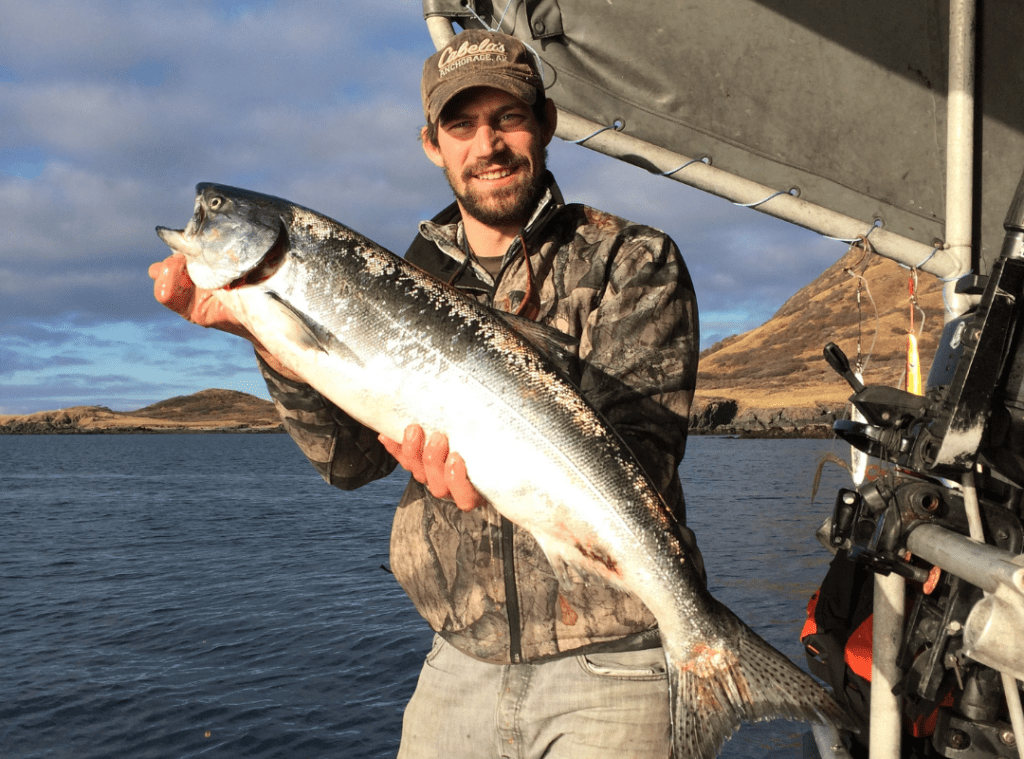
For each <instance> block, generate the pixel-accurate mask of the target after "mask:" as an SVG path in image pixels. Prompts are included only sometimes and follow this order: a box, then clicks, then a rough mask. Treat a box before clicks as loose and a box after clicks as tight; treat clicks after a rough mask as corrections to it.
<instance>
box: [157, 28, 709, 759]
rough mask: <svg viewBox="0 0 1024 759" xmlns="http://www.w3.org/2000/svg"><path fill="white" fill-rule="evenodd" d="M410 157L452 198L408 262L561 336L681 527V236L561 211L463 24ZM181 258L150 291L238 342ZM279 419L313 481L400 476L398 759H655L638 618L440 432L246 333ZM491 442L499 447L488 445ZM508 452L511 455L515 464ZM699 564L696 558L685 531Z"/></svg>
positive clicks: (649, 665)
mask: <svg viewBox="0 0 1024 759" xmlns="http://www.w3.org/2000/svg"><path fill="white" fill-rule="evenodd" d="M422 99H423V110H424V115H425V117H426V126H424V127H423V129H422V134H421V137H422V143H423V150H424V152H425V153H426V155H427V158H428V159H430V161H432V162H433V163H434V164H435V165H437V166H438V167H439V168H441V169H443V170H444V173H445V176H446V177H447V179H448V182H449V184H450V185H451V188H452V191H453V193H454V194H455V202H454V203H453V204H451V205H450V206H449V207H448V208H446V209H445V210H443V211H442V212H441V213H440V214H438V215H437V216H436V217H434V219H433V220H431V221H427V222H423V223H421V224H420V228H419V234H418V235H417V236H416V238H415V240H414V241H413V243H412V245H411V246H410V248H409V250H408V252H407V253H406V258H407V260H409V261H410V262H411V263H413V264H415V265H416V266H418V267H420V268H421V269H423V270H425V271H427V272H428V273H430V274H432V275H434V276H436V277H438V278H439V279H442V280H444V281H445V282H448V283H450V284H451V285H453V286H454V287H456V288H458V289H459V290H461V291H462V292H463V293H465V294H467V295H468V296H470V297H472V298H475V299H477V300H479V301H481V302H483V303H485V304H487V305H489V306H491V307H492V308H494V309H496V310H499V311H502V312H508V313H512V314H516V315H518V316H519V317H521V318H526V319H530V320H532V321H534V322H537V323H539V324H541V325H546V327H549V328H551V329H553V330H557V331H558V332H561V333H564V334H565V335H567V336H569V337H568V340H569V342H570V343H571V344H572V345H573V346H574V350H575V352H576V356H575V359H576V360H575V361H572V362H570V365H569V366H566V367H565V368H566V370H567V371H568V372H569V373H570V375H571V379H572V380H573V381H574V382H575V383H576V384H577V386H578V387H579V388H580V389H581V391H582V392H583V394H584V395H585V396H586V398H587V399H588V401H590V403H591V404H593V406H594V407H595V408H597V409H598V411H600V412H601V413H602V414H603V415H604V416H605V418H606V419H607V420H608V421H609V422H610V423H611V424H612V425H613V426H614V427H615V428H616V430H617V431H618V433H619V434H620V435H621V436H622V438H623V439H624V440H625V441H626V442H627V443H628V444H629V446H630V448H631V449H632V450H633V452H634V454H635V455H636V457H637V458H638V460H639V461H640V463H641V464H642V465H643V466H644V468H645V470H646V471H647V474H648V475H649V476H650V478H651V481H652V482H653V483H654V485H655V486H656V487H657V488H658V490H659V492H660V493H661V495H662V496H663V497H664V499H665V501H666V503H667V504H668V505H669V507H670V508H671V509H672V510H673V511H674V512H675V514H676V515H677V517H678V519H679V522H680V524H683V523H684V522H685V506H684V502H683V491H682V486H681V484H680V481H679V475H678V467H679V464H680V461H681V460H682V457H683V452H684V449H685V444H686V432H687V422H688V416H689V410H690V404H691V402H692V399H693V390H694V385H695V382H696V374H697V353H698V344H699V339H698V323H697V305H696V299H695V297H694V293H693V285H692V283H691V281H690V276H689V274H688V272H687V270H686V266H685V264H684V263H683V260H682V257H681V256H680V254H679V250H678V248H677V247H676V245H675V243H674V242H673V241H672V240H671V239H670V238H669V237H668V236H666V235H665V234H664V233H662V232H659V231H658V230H655V229H652V228H650V227H646V226H642V225H639V224H634V223H631V222H628V221H625V220H624V219H620V218H618V217H616V216H613V215H611V214H608V213H605V212H603V211H598V210H596V209H593V208H589V207H586V206H583V205H579V204H566V203H565V201H564V200H563V199H562V195H561V193H560V192H559V189H558V187H557V185H556V184H555V181H554V178H553V177H552V176H551V174H550V173H549V172H548V171H547V168H546V148H547V145H548V143H549V142H550V141H551V138H552V136H553V135H554V133H555V126H556V118H557V116H556V111H555V108H554V104H553V103H552V102H551V101H550V100H548V99H547V98H546V96H545V94H544V88H543V81H542V78H541V76H540V67H539V64H538V62H537V59H536V58H535V57H534V55H533V54H532V53H531V52H530V51H529V49H527V48H526V47H525V46H524V45H523V44H522V43H521V42H519V41H518V40H517V39H515V38H514V37H510V36H507V35H504V34H500V33H496V32H490V31H481V30H467V31H465V32H462V33H461V34H459V35H457V36H455V37H454V39H453V40H452V41H451V42H450V43H449V44H448V45H446V46H445V47H444V48H443V49H442V50H440V51H438V52H437V53H436V54H435V55H433V56H431V57H430V58H429V59H428V60H427V61H426V63H425V65H424V69H423V79H422ZM182 266H183V263H182V262H181V261H177V260H175V259H174V257H171V258H169V259H168V260H167V261H165V262H164V263H163V264H154V267H153V268H152V269H151V274H152V276H153V277H154V278H155V279H156V285H155V288H156V294H157V298H158V300H160V301H161V302H163V303H165V304H166V305H168V307H170V308H172V309H174V310H175V311H178V312H179V313H181V314H182V315H183V316H185V317H186V318H188V319H191V320H192V321H196V322H197V323H201V324H204V325H205V326H216V327H219V328H221V329H225V330H227V331H230V332H233V333H235V334H241V335H242V336H244V337H247V338H249V339H252V337H251V336H250V335H248V334H247V333H245V331H244V329H242V328H241V327H240V326H239V325H238V324H237V323H234V322H233V320H232V319H231V317H230V315H228V314H225V313H222V312H221V310H220V309H219V308H218V306H217V304H216V302H215V301H212V302H211V301H210V300H209V299H208V297H207V295H206V294H205V293H203V291H197V290H195V288H194V287H191V288H190V283H188V282H187V275H185V274H184V272H183V270H182ZM256 353H257V357H258V362H259V366H260V369H261V371H262V373H263V375H264V377H265V379H266V381H267V386H268V388H269V391H270V395H271V397H272V398H273V399H274V401H275V404H276V405H277V408H278V410H279V412H280V414H281V416H282V418H283V420H284V423H285V426H286V429H287V430H288V431H289V433H290V434H291V435H292V437H293V438H294V439H295V441H296V442H297V443H298V445H299V446H300V448H301V449H302V451H303V452H304V453H305V454H306V456H307V457H308V458H309V459H310V461H311V462H312V463H313V465H314V466H315V467H316V469H317V470H318V471H319V472H320V474H321V475H322V476H323V477H324V479H326V480H327V481H328V482H330V483H331V484H332V485H335V486H337V487H339V488H342V489H352V488H357V487H360V486H362V485H364V484H366V483H367V482H370V481H372V480H375V479H378V478H381V477H384V476H386V475H388V474H389V473H391V472H392V471H393V470H394V468H395V467H396V465H401V466H402V467H404V468H405V469H407V470H408V471H409V472H410V473H411V477H410V481H409V484H408V486H407V488H406V490H405V493H404V495H403V496H402V499H401V501H400V502H399V504H398V508H397V510H396V513H395V517H394V524H393V529H392V537H391V568H392V571H393V572H394V574H395V577H396V579H397V580H398V582H399V583H401V585H402V587H403V588H404V589H405V590H406V592H407V593H408V594H409V597H410V598H411V599H412V601H413V603H414V604H415V606H416V608H417V610H418V611H419V613H420V614H421V615H422V616H423V617H424V618H425V619H426V621H427V622H428V623H429V624H430V626H431V627H432V628H433V629H434V631H435V632H436V635H435V638H434V645H433V648H432V650H431V651H430V653H429V654H428V655H427V659H426V662H425V664H424V667H423V670H422V672H421V675H420V680H419V683H418V685H417V689H416V692H415V694H414V695H413V698H412V700H411V701H410V703H409V706H408V707H407V709H406V712H405V717H404V723H403V733H402V743H401V749H400V752H399V759H481V758H482V757H493V758H494V759H501V758H509V759H511V758H513V757H515V758H516V759H525V758H527V757H530V758H533V757H535V758H536V759H540V757H545V758H546V759H557V758H560V757H564V758H565V759H570V758H571V759H624V758H625V757H637V758H643V759H648V758H650V759H655V758H656V759H665V758H666V757H668V756H669V753H670V745H671V744H670V724H669V709H668V703H669V698H668V683H667V678H666V674H665V659H664V654H663V651H662V649H661V640H660V637H659V634H658V628H657V624H656V622H655V619H654V617H653V615H652V614H651V613H650V611H648V610H647V608H646V607H645V606H644V605H643V604H642V603H641V602H640V601H639V600H638V599H637V598H636V597H635V596H633V595H632V594H630V593H627V592H625V591H623V590H620V589H617V588H614V587H611V586H607V585H603V584H601V583H599V582H582V581H581V582H580V583H578V584H577V585H575V586H574V587H572V588H569V589H565V588H562V587H561V586H560V585H559V582H558V580H557V579H556V578H555V573H554V571H553V570H552V568H551V567H550V565H549V564H548V562H547V560H546V558H545V557H544V554H543V552H542V551H541V549H540V548H539V546H538V545H537V543H536V541H535V540H534V539H533V537H532V536H531V535H530V534H529V533H528V532H526V531H523V530H520V529H519V528H518V527H516V526H515V525H514V524H512V523H510V522H509V521H508V520H506V519H504V518H503V517H502V516H501V515H500V514H499V513H498V512H497V511H496V510H495V509H494V508H493V507H492V506H491V505H490V504H488V503H487V502H486V500H485V499H484V498H483V497H482V496H481V495H480V494H479V493H478V492H477V491H476V489H475V488H474V487H473V484H472V474H473V473H472V472H467V471H466V466H465V463H464V461H463V459H462V458H461V456H459V454H458V452H457V451H450V450H449V447H448V440H447V438H445V436H444V435H442V434H440V433H434V434H433V435H432V436H431V437H430V439H428V440H424V434H423V431H422V429H420V428H419V427H418V426H416V425H412V426H410V427H409V428H408V429H407V430H406V431H405V435H404V437H403V439H402V440H401V441H396V440H390V439H388V438H386V437H383V436H378V435H377V434H376V433H374V432H373V431H371V430H369V429H366V428H365V427H362V426H361V425H359V424H358V423H356V422H354V421H353V420H352V419H351V418H350V417H348V416H347V415H346V414H345V413H344V412H343V411H341V410H340V409H338V408H337V407H335V406H333V404H331V403H330V402H329V401H327V400H326V399H324V398H323V397H322V396H320V395H319V394H318V393H316V391H314V390H313V389H312V388H311V387H310V386H309V385H307V384H305V383H304V382H303V381H302V380H301V378H299V377H296V376H295V375H293V374H291V373H290V372H289V371H287V370H286V369H285V368H284V367H283V366H281V365H280V363H279V362H277V360H276V359H275V358H274V357H273V356H272V355H269V354H268V353H267V352H266V350H265V349H263V348H262V346H260V345H259V344H258V343H257V344H256ZM488 453H489V455H491V456H495V457H501V456H503V455H504V454H503V452H502V451H501V450H493V451H489V452H488ZM507 465H508V466H516V465H517V464H516V462H515V461H508V462H507ZM683 531H684V533H685V534H686V537H687V538H688V539H689V542H690V546H689V547H690V550H691V552H692V553H693V555H694V559H695V560H696V561H697V562H698V564H699V562H700V554H699V551H698V550H697V548H696V542H695V540H693V535H692V532H689V531H688V530H686V528H685V527H684V528H683Z"/></svg>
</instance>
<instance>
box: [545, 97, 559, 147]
mask: <svg viewBox="0 0 1024 759" xmlns="http://www.w3.org/2000/svg"><path fill="white" fill-rule="evenodd" d="M544 119H545V124H544V126H545V128H544V132H543V133H542V134H541V137H542V138H543V139H544V147H547V146H548V143H549V142H551V138H552V137H554V136H555V130H556V129H557V128H558V109H557V108H556V107H555V101H554V100H552V99H551V98H548V99H547V100H546V101H545V103H544Z"/></svg>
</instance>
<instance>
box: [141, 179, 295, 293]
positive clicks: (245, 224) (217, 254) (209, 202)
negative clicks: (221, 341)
mask: <svg viewBox="0 0 1024 759" xmlns="http://www.w3.org/2000/svg"><path fill="white" fill-rule="evenodd" d="M288 208H289V204H288V203H287V202H286V201H282V200H280V199H279V198H274V197H271V196H269V195H261V194H260V193H256V192H250V191H248V190H241V189H238V188H236V187H227V186H226V185H219V184H212V183H209V182H203V183H201V184H198V185H196V203H195V208H194V210H193V212H192V218H191V219H190V220H189V222H188V224H187V225H186V226H185V228H184V229H168V228H166V227H157V228H156V233H157V235H159V236H160V239H161V240H163V241H164V242H165V243H167V245H168V246H169V247H170V248H171V250H173V251H174V252H176V253H181V254H182V255H183V256H185V261H186V264H187V268H188V274H189V277H191V278H192V281H193V282H195V284H196V285H197V286H198V287H201V288H203V289H206V290H216V289H218V288H221V287H224V286H226V285H228V284H230V283H232V282H235V281H236V280H239V279H240V278H242V277H244V276H245V275H246V274H248V273H249V272H250V271H252V270H253V269H255V268H256V267H257V266H259V265H260V262H261V261H263V259H264V258H265V257H266V256H267V254H268V253H270V251H272V250H274V249H275V247H278V246H280V243H281V239H282V238H283V237H285V236H286V235H287V227H286V224H285V221H284V214H286V213H287V212H288Z"/></svg>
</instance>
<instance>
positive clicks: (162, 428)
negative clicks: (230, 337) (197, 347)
mask: <svg viewBox="0 0 1024 759" xmlns="http://www.w3.org/2000/svg"><path fill="white" fill-rule="evenodd" d="M168 432H177V433H183V432H190V433H198V432H284V427H283V426H282V424H281V418H280V417H279V416H278V415H277V410H276V409H275V408H274V404H273V403H271V402H270V401H266V400H263V399H262V398H257V397H256V396H255V395H249V394H248V393H240V392H238V391H237V390H219V389H211V390H202V391H200V392H198V393H194V394H192V395H180V396H176V397H174V398H169V399H168V400H166V401H160V402H159V403H154V404H153V405H152V406H146V407H145V408H140V409H139V410H138V411H111V410H110V409H109V408H107V407H105V406H73V407H71V408H66V409H59V410H57V411H38V412H36V413H34V414H23V415H20V416H0V435H60V434H77V435H88V434H116V433H122V434H123V433H136V434H139V433H168Z"/></svg>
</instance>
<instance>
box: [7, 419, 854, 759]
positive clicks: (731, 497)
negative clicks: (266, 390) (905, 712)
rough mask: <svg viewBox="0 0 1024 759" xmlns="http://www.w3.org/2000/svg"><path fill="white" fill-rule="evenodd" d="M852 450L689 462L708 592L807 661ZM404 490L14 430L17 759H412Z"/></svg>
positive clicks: (781, 447) (12, 623)
mask: <svg viewBox="0 0 1024 759" xmlns="http://www.w3.org/2000/svg"><path fill="white" fill-rule="evenodd" d="M847 450H848V449H846V448H845V446H843V445H842V444H840V443H837V442H836V441H814V440H774V441H762V440H732V439H727V438H717V437H697V438H692V439H691V441H690V444H689V449H688V452H687V458H686V461H685V462H684V464H683V467H682V469H681V472H682V475H683V479H684V487H685V490H686V495H687V505H688V511H689V522H690V524H691V526H692V527H693V528H694V529H695V531H696V532H697V535H698V538H699V541H700V544H701V547H702V550H703V552H704V556H705V561H706V564H707V567H708V573H709V578H710V579H709V585H710V588H711V590H712V592H713V593H714V595H715V596H716V597H717V598H719V599H720V600H721V601H723V602H725V603H726V604H727V605H729V606H730V607H731V608H732V609H733V610H734V611H735V612H737V613H738V614H739V615H740V616H741V617H742V618H743V619H744V620H745V621H746V622H747V623H748V624H750V625H751V626H752V627H753V628H754V629H755V630H757V631H758V632H759V633H760V634H761V635H763V636H764V637H765V638H766V639H768V640H769V641H770V642H771V643H772V644H774V645H775V646H776V647H778V648H780V649H781V650H783V651H784V652H785V653H787V654H789V655H790V657H791V658H793V659H794V661H796V662H797V663H798V664H800V665H801V666H803V651H802V647H801V646H800V644H799V641H798V640H797V636H798V633H799V630H800V627H801V625H802V623H803V616H804V608H805V605H806V602H807V598H808V596H809V595H810V593H812V592H813V590H814V588H815V587H816V586H817V584H818V582H819V581H820V580H821V578H822V576H823V575H824V572H825V568H826V564H827V561H828V558H829V557H828V554H827V553H826V552H825V551H824V549H822V548H821V547H820V546H819V545H818V543H817V542H816V541H815V540H814V537H813V533H814V530H815V529H816V528H817V526H818V525H819V524H820V522H821V521H822V519H824V517H825V516H827V514H828V513H829V512H830V511H831V504H832V500H833V499H834V496H835V491H836V489H837V488H838V487H841V486H843V485H845V484H846V482H847V479H848V476H847V475H846V473H845V472H843V471H842V470H840V469H839V468H837V467H835V466H829V467H827V468H826V470H825V476H824V478H823V480H822V485H821V488H820V491H819V494H818V497H817V499H816V500H815V502H814V503H812V502H811V497H810V494H811V487H812V485H811V483H812V480H813V476H814V470H815V468H816V467H817V464H818V461H819V460H820V458H821V456H822V454H823V453H825V452H834V453H836V454H838V455H840V456H846V455H847ZM404 485H405V477H404V476H402V475H401V474H398V473H396V474H395V475H393V476H391V477H389V478H387V479H385V480H382V481H380V482H376V483H372V484H370V485H368V486H366V487H364V488H362V489H360V490H358V491H355V492H348V493H346V492H342V491H339V490H336V489H333V488H331V487H329V486H328V485H326V484H325V483H324V482H323V481H322V480H321V479H320V478H319V477H318V476H317V475H316V473H315V472H314V471H313V469H312V467H310V465H309V464H308V462H307V461H306V460H305V458H303V457H302V455H301V454H300V453H299V452H298V449H297V448H296V447H295V445H294V444H293V443H292V442H291V439H290V438H289V437H287V436H286V435H124V436H115V435H110V436H102V435H97V436H70V435H69V436H0V757H4V759H13V758H17V759H29V758H30V757H32V758H36V757H38V758H42V757H54V758H56V757H61V758H63V757H68V758H71V757H73V758H74V759H107V758H110V759H113V758H115V757H117V758H118V759H121V758H129V759H147V758H152V759H179V758H183V757H210V758H217V759H220V758H221V757H223V758H225V759H227V758H229V757H230V758H232V759H233V758H234V757H282V758H285V757H287V758H295V759H300V758H301V759H311V758H319V757H343V758H344V759H380V758H383V757H392V756H394V755H395V752H396V750H397V746H398V740H399V735H400V731H401V717H402V709H403V706H404V704H405V702H406V701H407V700H408V698H409V696H410V694H411V693H412V690H413V687H414V685H415V681H416V677H417V675H418V673H419V669H420V666H421V664H422V660H423V656H424V654H425V652H426V651H427V650H428V648H429V645H430V639H431V633H430V631H429V630H428V628H427V626H426V624H425V623H424V622H423V621H422V620H421V619H420V617H419V616H418V615H417V614H416V612H415V610H414V609H413V608H412V605H411V603H410V602H409V601H408V599H407V598H406V597H405V595H404V593H403V592H402V590H401V588H400V587H399V586H398V584H397V583H396V582H395V581H394V579H393V578H392V576H391V575H390V574H388V572H387V571H386V570H385V569H384V568H382V565H387V564H388V555H387V552H388V533H389V529H390V524H391V516H392V513H393V507H394V504H395V502H396V501H397V499H398V497H399V495H400V494H401V491H402V489H403V488H404ZM806 731H807V726H805V725H802V724H800V723H790V722H784V721H775V722H770V723H762V724H758V725H751V726H744V727H743V728H742V729H741V730H740V731H739V732H738V733H737V734H736V736H735V737H734V738H733V739H732V740H731V741H730V742H728V743H727V744H726V746H725V749H724V750H723V752H722V756H723V757H732V758H734V759H738V758H741V757H742V758H745V759H762V758H766V757H772V758H773V759H774V758H775V757H779V758H780V759H781V758H782V757H787V758H788V757H798V756H800V745H801V736H802V734H803V733H805V732H806Z"/></svg>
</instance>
